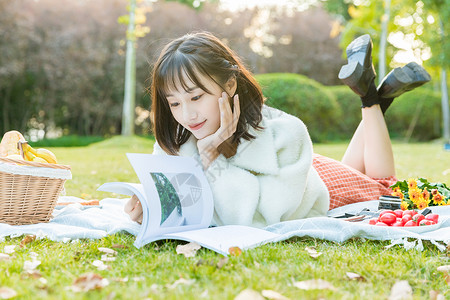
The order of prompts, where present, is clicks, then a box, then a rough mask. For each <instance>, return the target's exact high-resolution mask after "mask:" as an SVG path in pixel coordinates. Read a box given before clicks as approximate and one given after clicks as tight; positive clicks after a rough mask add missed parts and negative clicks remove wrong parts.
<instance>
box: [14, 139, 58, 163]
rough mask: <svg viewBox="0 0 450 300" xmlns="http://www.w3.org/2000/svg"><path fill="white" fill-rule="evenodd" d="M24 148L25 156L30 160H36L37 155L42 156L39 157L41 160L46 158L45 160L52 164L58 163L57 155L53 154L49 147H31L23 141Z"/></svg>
mask: <svg viewBox="0 0 450 300" xmlns="http://www.w3.org/2000/svg"><path fill="white" fill-rule="evenodd" d="M22 149H23V153H24V155H25V158H26V159H27V160H29V161H36V157H39V158H40V159H38V161H39V162H42V161H41V160H45V162H48V163H51V164H56V163H58V162H57V159H56V155H55V154H53V152H51V151H50V150H48V149H44V148H39V149H37V150H36V149H34V148H33V147H31V146H30V145H29V144H28V143H27V142H24V143H22Z"/></svg>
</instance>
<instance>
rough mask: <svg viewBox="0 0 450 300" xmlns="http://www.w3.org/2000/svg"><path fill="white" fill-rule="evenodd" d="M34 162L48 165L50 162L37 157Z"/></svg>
mask: <svg viewBox="0 0 450 300" xmlns="http://www.w3.org/2000/svg"><path fill="white" fill-rule="evenodd" d="M33 161H34V162H38V163H43V164H48V162H47V161H46V160H45V159H43V158H41V157H39V156H36V157H35V158H33Z"/></svg>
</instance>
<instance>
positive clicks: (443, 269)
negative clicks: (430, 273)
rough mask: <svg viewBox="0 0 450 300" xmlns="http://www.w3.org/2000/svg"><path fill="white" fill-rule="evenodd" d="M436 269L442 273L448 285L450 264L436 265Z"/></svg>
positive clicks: (449, 283)
mask: <svg viewBox="0 0 450 300" xmlns="http://www.w3.org/2000/svg"><path fill="white" fill-rule="evenodd" d="M437 270H438V271H439V272H442V273H444V278H445V281H446V282H447V285H450V265H446V266H440V267H437Z"/></svg>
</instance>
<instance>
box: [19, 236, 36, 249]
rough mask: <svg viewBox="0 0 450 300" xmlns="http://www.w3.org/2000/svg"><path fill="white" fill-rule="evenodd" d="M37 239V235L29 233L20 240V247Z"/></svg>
mask: <svg viewBox="0 0 450 300" xmlns="http://www.w3.org/2000/svg"><path fill="white" fill-rule="evenodd" d="M35 239H36V236H35V235H27V236H26V237H24V238H23V239H22V241H20V248H23V247H25V246H26V245H27V244H29V243H31V242H33V241H34V240H35Z"/></svg>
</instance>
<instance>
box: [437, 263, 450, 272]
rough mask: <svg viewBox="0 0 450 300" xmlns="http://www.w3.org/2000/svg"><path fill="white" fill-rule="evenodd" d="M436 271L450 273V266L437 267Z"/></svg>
mask: <svg viewBox="0 0 450 300" xmlns="http://www.w3.org/2000/svg"><path fill="white" fill-rule="evenodd" d="M437 270H438V271H439V272H443V273H449V272H450V265H446V266H439V267H437Z"/></svg>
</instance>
